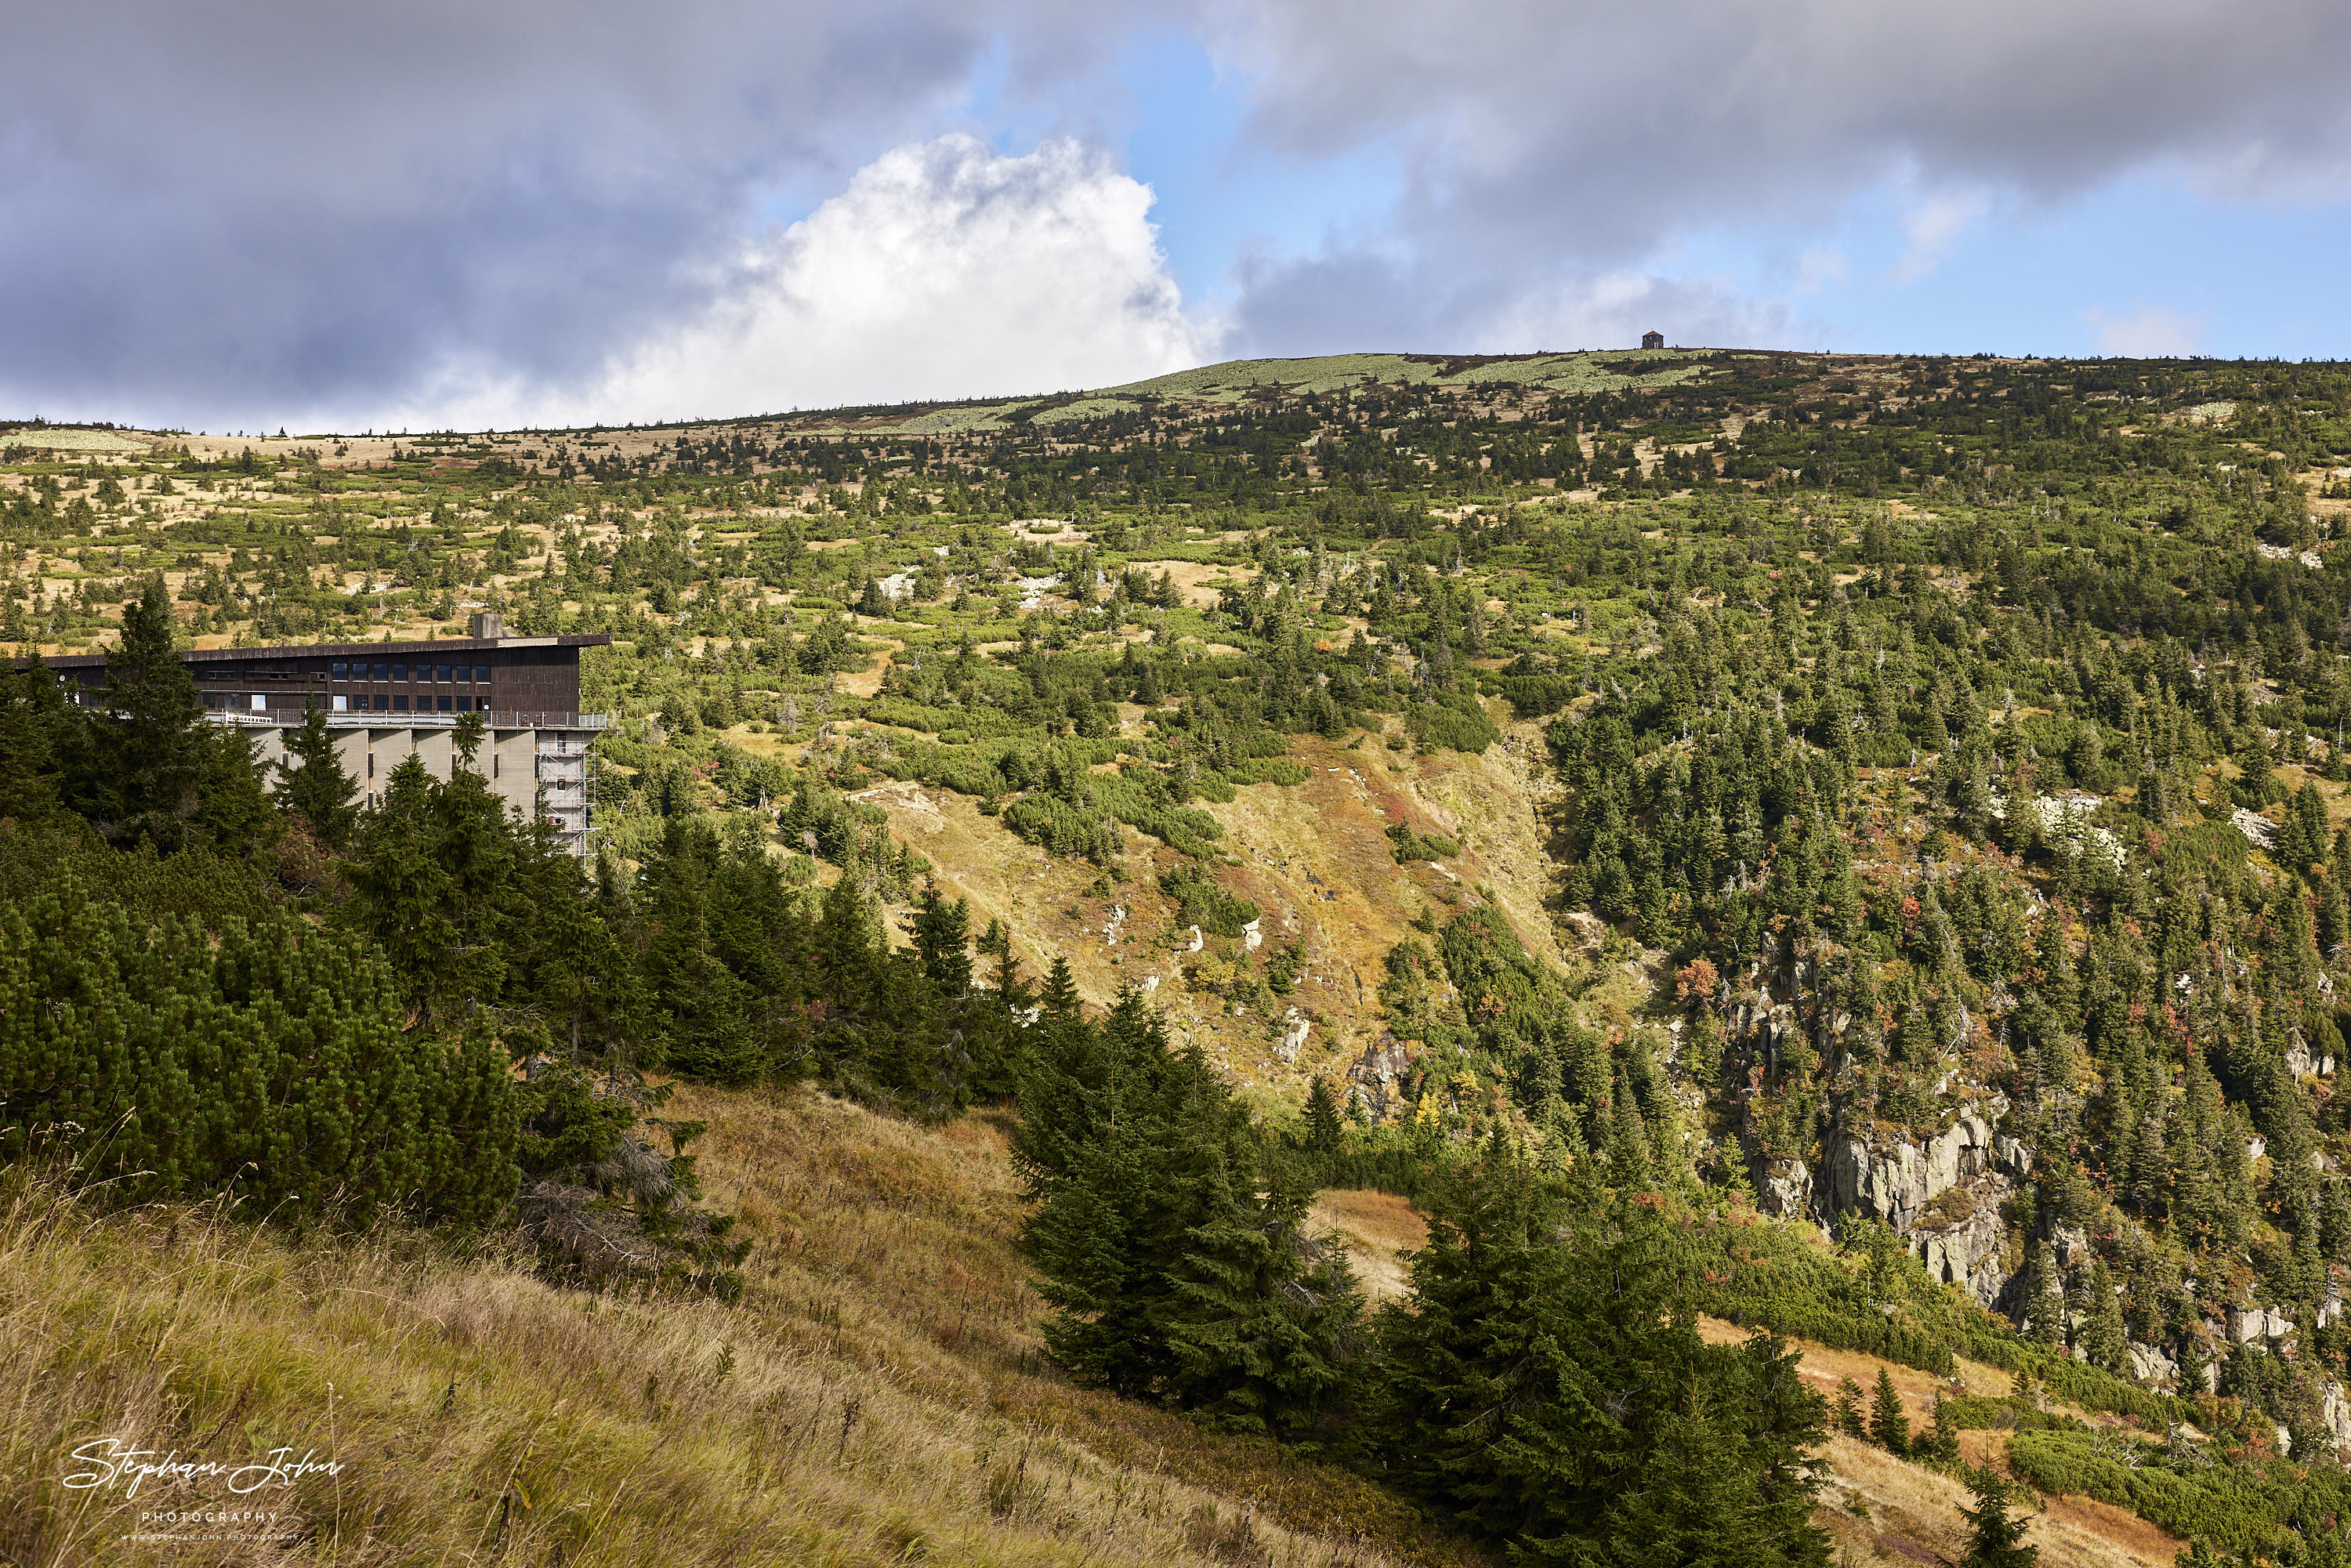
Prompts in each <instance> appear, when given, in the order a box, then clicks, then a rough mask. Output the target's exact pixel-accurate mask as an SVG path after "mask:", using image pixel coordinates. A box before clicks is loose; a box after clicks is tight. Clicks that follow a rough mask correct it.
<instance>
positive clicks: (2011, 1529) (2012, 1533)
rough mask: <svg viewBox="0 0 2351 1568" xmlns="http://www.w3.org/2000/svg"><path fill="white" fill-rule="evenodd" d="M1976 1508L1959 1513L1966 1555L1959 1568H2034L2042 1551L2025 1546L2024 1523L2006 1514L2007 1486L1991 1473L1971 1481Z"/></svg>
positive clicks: (1983, 1473) (1976, 1476)
mask: <svg viewBox="0 0 2351 1568" xmlns="http://www.w3.org/2000/svg"><path fill="white" fill-rule="evenodd" d="M1968 1490H1970V1491H1972V1492H1974V1493H1975V1496H1976V1506H1975V1507H1973V1508H1963V1509H1961V1510H1959V1514H1960V1517H1961V1518H1963V1519H1965V1520H1966V1521H1968V1525H1969V1530H1970V1534H1969V1537H1968V1554H1967V1555H1966V1556H1965V1557H1962V1558H1960V1559H1959V1568H2033V1564H2035V1563H2039V1562H2040V1561H2041V1549H2040V1548H2039V1547H2037V1546H2028V1545H2026V1544H2025V1543H2024V1521H2023V1520H2022V1519H2021V1518H2019V1517H2018V1516H2016V1515H2014V1514H2011V1513H2010V1512H2009V1511H2008V1504H2009V1490H2008V1483H2007V1482H2006V1481H2003V1480H2002V1479H2001V1478H2000V1476H1999V1475H1998V1474H1997V1473H1996V1472H1994V1471H1991V1470H1981V1471H1979V1472H1977V1474H1976V1475H1975V1476H1973V1477H1972V1478H1970V1480H1969V1482H1968Z"/></svg>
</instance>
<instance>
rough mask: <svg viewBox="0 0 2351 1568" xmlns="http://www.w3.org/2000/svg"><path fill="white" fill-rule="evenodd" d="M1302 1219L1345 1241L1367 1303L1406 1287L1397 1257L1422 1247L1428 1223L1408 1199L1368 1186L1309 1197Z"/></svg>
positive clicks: (1393, 1296)
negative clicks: (1308, 1206) (1308, 1205)
mask: <svg viewBox="0 0 2351 1568" xmlns="http://www.w3.org/2000/svg"><path fill="white" fill-rule="evenodd" d="M1307 1218H1309V1220H1310V1221H1311V1223H1312V1225H1313V1227H1314V1228H1316V1229H1318V1230H1321V1231H1323V1232H1326V1233H1328V1234H1330V1235H1332V1236H1335V1237H1337V1238H1338V1239H1339V1240H1340V1241H1342V1242H1343V1243H1344V1244H1345V1245H1346V1249H1347V1257H1348V1260H1349V1262H1351V1263H1352V1264H1353V1266H1354V1270H1355V1280H1356V1282H1357V1283H1359V1284H1361V1285H1362V1286H1363V1288H1364V1297H1365V1299H1366V1300H1368V1301H1370V1302H1371V1303H1372V1304H1373V1305H1374V1306H1377V1305H1378V1304H1379V1303H1381V1302H1382V1301H1395V1300H1397V1299H1399V1298H1400V1297H1402V1296H1404V1295H1405V1294H1406V1293H1407V1292H1408V1291H1410V1290H1411V1288H1412V1270H1411V1268H1410V1267H1409V1266H1408V1265H1407V1264H1406V1263H1405V1260H1404V1256H1403V1255H1404V1254H1405V1253H1406V1252H1413V1251H1417V1250H1418V1249H1421V1248H1423V1247H1426V1246H1427V1245H1428V1221H1427V1220H1426V1219H1423V1218H1421V1216H1420V1210H1418V1209H1417V1208H1415V1207H1413V1206H1412V1200H1411V1199H1409V1198H1404V1197H1397V1196H1396V1195H1395V1194H1394V1193H1392V1192H1374V1191H1371V1190H1369V1189H1368V1188H1360V1187H1358V1188H1333V1189H1332V1190H1331V1191H1329V1192H1324V1193H1319V1194H1317V1195H1316V1196H1315V1199H1314V1206H1313V1207H1311V1209H1309V1210H1308V1211H1307Z"/></svg>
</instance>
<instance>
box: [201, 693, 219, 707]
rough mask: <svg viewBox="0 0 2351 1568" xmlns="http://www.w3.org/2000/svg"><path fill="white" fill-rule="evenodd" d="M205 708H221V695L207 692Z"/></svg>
mask: <svg viewBox="0 0 2351 1568" xmlns="http://www.w3.org/2000/svg"><path fill="white" fill-rule="evenodd" d="M204 706H206V707H218V706H220V695H219V694H218V693H216V692H206V693H205V694H204Z"/></svg>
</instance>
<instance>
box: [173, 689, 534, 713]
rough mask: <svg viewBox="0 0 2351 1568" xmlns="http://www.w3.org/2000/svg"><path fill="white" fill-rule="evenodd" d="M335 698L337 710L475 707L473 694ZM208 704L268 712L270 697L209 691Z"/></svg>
mask: <svg viewBox="0 0 2351 1568" xmlns="http://www.w3.org/2000/svg"><path fill="white" fill-rule="evenodd" d="M333 702H334V711H335V712H337V713H472V712H473V711H474V699H473V698H472V697H470V696H463V697H456V696H431V695H425V696H419V697H418V698H417V699H416V701H415V705H414V706H413V707H412V706H410V703H409V699H408V694H407V693H405V692H401V693H399V694H397V695H389V696H388V695H385V694H383V693H382V692H377V693H374V694H373V695H370V694H368V693H366V692H360V693H359V694H358V695H353V696H345V695H342V694H340V693H337V694H336V695H335V697H334V699H333ZM204 706H206V707H208V708H226V709H229V710H230V711H232V712H237V713H245V712H251V713H267V712H268V711H269V697H268V694H266V693H265V692H254V693H251V694H249V695H248V694H246V693H244V692H206V693H205V694H204ZM481 711H482V712H484V713H487V712H489V711H490V699H489V698H487V697H484V698H482V699H481Z"/></svg>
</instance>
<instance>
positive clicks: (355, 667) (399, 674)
mask: <svg viewBox="0 0 2351 1568" xmlns="http://www.w3.org/2000/svg"><path fill="white" fill-rule="evenodd" d="M371 667H372V668H373V670H374V672H375V673H374V674H369V673H368V672H369V670H370V668H371ZM409 668H410V666H408V665H406V664H376V665H373V666H370V665H367V664H342V663H338V664H336V665H335V668H334V678H335V679H336V680H339V681H405V680H407V679H408V678H409V674H408V672H409ZM415 670H416V677H415V678H416V679H418V680H420V681H431V682H434V684H435V685H448V684H449V683H450V682H452V681H455V683H456V684H457V685H461V686H462V685H472V684H473V683H474V682H475V681H476V680H483V681H486V680H488V679H489V678H490V667H489V666H488V665H487V664H418V665H416V666H415Z"/></svg>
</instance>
